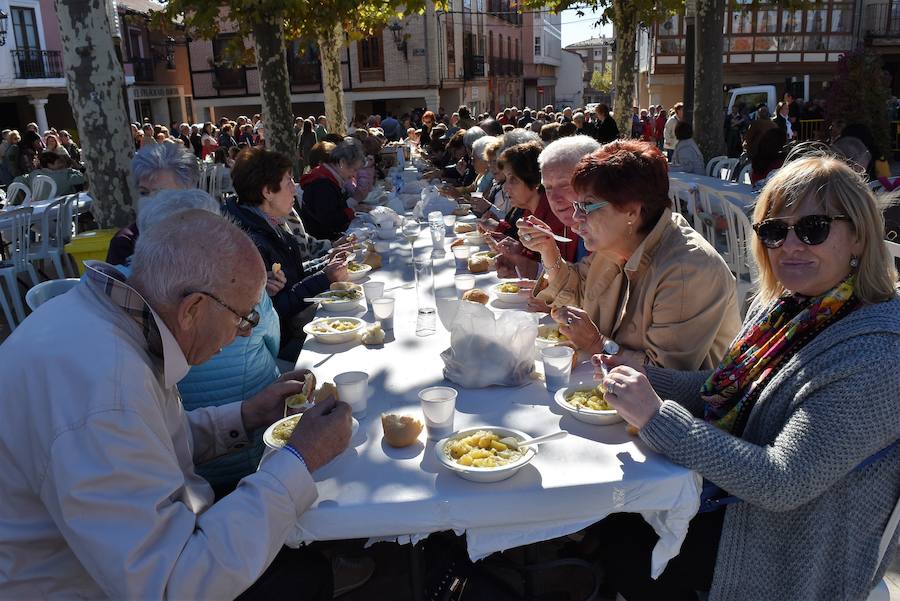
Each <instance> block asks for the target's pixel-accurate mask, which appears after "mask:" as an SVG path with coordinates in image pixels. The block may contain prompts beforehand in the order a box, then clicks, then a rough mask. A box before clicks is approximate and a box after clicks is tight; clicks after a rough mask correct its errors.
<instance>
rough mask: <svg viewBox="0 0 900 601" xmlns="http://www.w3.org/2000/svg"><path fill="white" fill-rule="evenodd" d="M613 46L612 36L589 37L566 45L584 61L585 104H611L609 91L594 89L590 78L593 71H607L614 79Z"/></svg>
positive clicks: (583, 84)
mask: <svg viewBox="0 0 900 601" xmlns="http://www.w3.org/2000/svg"><path fill="white" fill-rule="evenodd" d="M613 46H614V45H613V38H611V37H604V36H600V37H595V38H590V39H588V40H584V41H582V42H576V43H574V44H570V45H568V46H566V50H569V51H571V52H575V53H576V54H578V55H579V56H580V57H581V58H582V60H583V61H584V70H583V75H582V88H583V101H584V103H585V104H590V103H592V102H604V103H606V104H608V105H610V106H612V98H611V96H610V94H609V92H603V91H600V90H596V89H594V88H593V87H592V86H591V78H592V77H593V75H594V72H598V73H605V72H608V73H609V74H610V76H611V77H612V80H613V81H615V76H614V75H613V64H614V61H613Z"/></svg>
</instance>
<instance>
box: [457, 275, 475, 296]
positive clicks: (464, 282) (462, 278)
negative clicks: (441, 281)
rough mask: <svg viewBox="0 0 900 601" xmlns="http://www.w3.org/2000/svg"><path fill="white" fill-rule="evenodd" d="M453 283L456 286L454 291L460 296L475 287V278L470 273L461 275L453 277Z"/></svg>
mask: <svg viewBox="0 0 900 601" xmlns="http://www.w3.org/2000/svg"><path fill="white" fill-rule="evenodd" d="M453 283H454V284H456V291H457V292H459V293H460V294H462V293H463V292H465V291H466V290H471V289H472V288H474V287H475V276H474V275H472V274H471V273H461V274H459V275H457V276H454V278H453Z"/></svg>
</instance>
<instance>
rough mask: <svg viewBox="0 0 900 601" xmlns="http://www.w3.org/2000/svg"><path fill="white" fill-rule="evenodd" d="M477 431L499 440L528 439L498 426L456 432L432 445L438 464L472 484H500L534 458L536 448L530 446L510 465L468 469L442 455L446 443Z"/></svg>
mask: <svg viewBox="0 0 900 601" xmlns="http://www.w3.org/2000/svg"><path fill="white" fill-rule="evenodd" d="M479 430H490V431H491V432H493V433H494V434H497V435H498V436H500V438H506V437H507V436H514V437H516V438H518V439H519V440H525V439H526V438H530V436H529V435H528V434H525V433H524V432H522V431H520V430H511V429H509V428H501V427H499V426H478V427H477V428H466V429H465V430H458V431H456V432H454V433H453V434H451V435H450V436H448V437H447V438H443V439H441V440H439V441H437V443H436V444H435V445H434V452H435V455H437V459H438V462H439V463H440V464H441V465H443V466H444V467H446V468H447V469H448V470H450V471H451V472H453V473H455V474H456V475H457V476H459V477H460V478H464V479H466V480H471V481H472V482H500V481H501V480H506V479H507V478H512V477H513V476H515V475H516V472H518V471H519V470H520V469H522V468H523V467H525V466H526V465H528V463H530V462H531V460H532V459H534V456H535V455H537V452H538V447H537V446H536V445H532V446H529V447H526V449H527V450H526V451H525V454H524V455H522V457H521V458H520V459H518V460H516V461H513V462H512V463H508V464H506V465H503V466H500V467H470V466H467V465H460V464H458V463H456V462H455V461H453V460H452V459H451V458H450V457H447V455H445V454H444V446H445V445H446V444H447V443H448V442H451V441H453V440H456V439H458V438H465V437H466V436H468V435H469V434H472V433H474V432H478V431H479Z"/></svg>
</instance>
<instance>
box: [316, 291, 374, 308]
mask: <svg viewBox="0 0 900 601" xmlns="http://www.w3.org/2000/svg"><path fill="white" fill-rule="evenodd" d="M334 292H336V291H335V290H329V291H327V292H323V293H321V294H317V295H316V296H315V297H313V298H324V299H333V294H334ZM363 299H365V296H364V295H362V294H360V298H358V299H355V300H351V299H346V300H340V299H338V300H326V301H325V302H322V303H319V304H321V305H322V308H323V309H325V310H326V311H346V310H348V309H355V308H357V307H359V306H360V303H361V302H363Z"/></svg>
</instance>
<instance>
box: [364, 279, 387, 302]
mask: <svg viewBox="0 0 900 601" xmlns="http://www.w3.org/2000/svg"><path fill="white" fill-rule="evenodd" d="M362 287H363V292H365V294H366V300H367V301H369V304H370V305H371V304H372V301H373V300H375V299H376V298H381V297H382V296H384V282H374V281H370V282H366V283H365V284H363V285H362Z"/></svg>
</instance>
